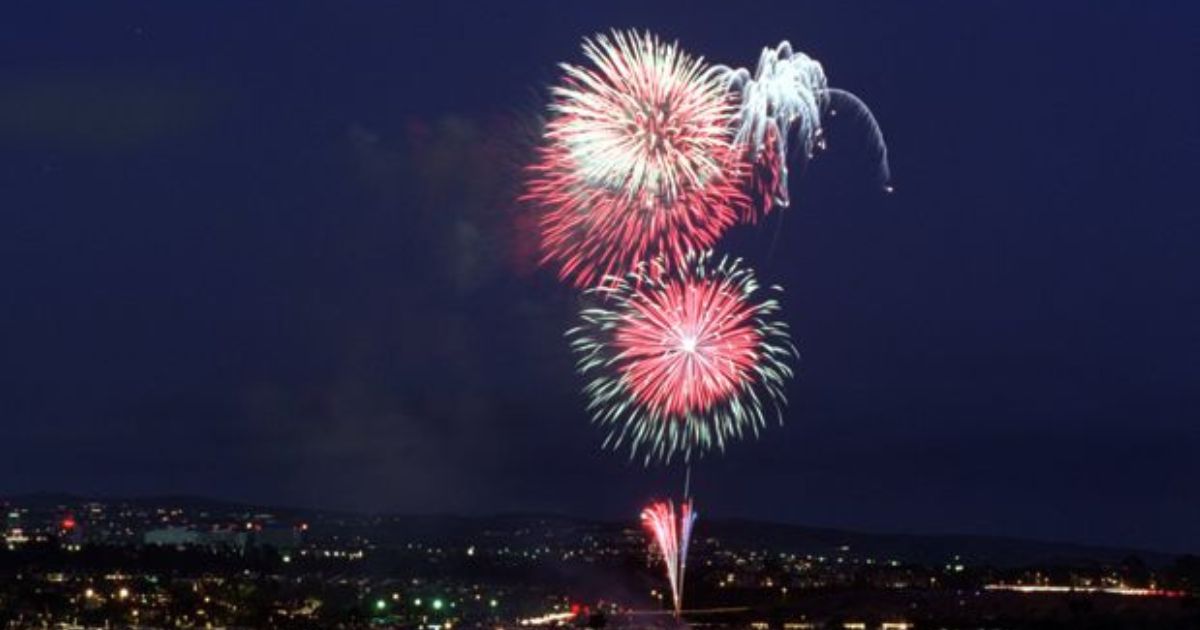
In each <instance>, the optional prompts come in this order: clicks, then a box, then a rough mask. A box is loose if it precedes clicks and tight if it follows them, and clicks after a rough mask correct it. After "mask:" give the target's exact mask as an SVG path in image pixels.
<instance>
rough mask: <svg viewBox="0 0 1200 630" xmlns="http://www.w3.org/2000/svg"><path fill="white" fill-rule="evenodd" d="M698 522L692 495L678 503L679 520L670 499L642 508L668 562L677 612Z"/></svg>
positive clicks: (646, 523)
mask: <svg viewBox="0 0 1200 630" xmlns="http://www.w3.org/2000/svg"><path fill="white" fill-rule="evenodd" d="M695 522H696V512H695V510H694V509H693V507H692V500H691V499H685V500H684V501H683V503H681V504H680V505H679V519H678V520H676V518H675V505H674V504H673V503H672V502H670V501H656V502H654V503H651V504H650V505H649V506H648V507H647V508H646V509H644V510H642V524H643V525H645V527H646V529H647V530H648V531H649V532H650V535H651V536H652V537H653V539H654V542H655V544H657V545H658V550H659V553H661V554H662V557H663V564H664V565H666V570H667V581H668V582H669V583H670V585H671V603H672V604H673V605H674V607H675V614H676V615H679V612H680V611H681V610H682V609H683V577H684V573H685V571H686V569H687V552H688V544H689V543H690V542H691V538H692V526H693V524H695Z"/></svg>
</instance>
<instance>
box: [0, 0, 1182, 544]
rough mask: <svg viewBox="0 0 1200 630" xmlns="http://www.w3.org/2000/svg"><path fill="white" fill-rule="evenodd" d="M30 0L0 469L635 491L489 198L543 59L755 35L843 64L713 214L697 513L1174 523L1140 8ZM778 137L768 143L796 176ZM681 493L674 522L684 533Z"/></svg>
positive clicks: (63, 479) (40, 479)
mask: <svg viewBox="0 0 1200 630" xmlns="http://www.w3.org/2000/svg"><path fill="white" fill-rule="evenodd" d="M681 6H682V5H670V4H661V5H654V6H642V5H641V4H637V3H624V4H623V3H615V4H612V5H611V6H605V7H598V6H570V7H568V6H557V5H552V4H550V3H544V4H542V3H528V4H524V3H522V4H519V5H512V6H510V5H505V6H493V7H473V6H471V5H469V4H462V3H437V5H436V6H434V5H417V6H407V5H406V6H403V7H402V6H399V5H395V6H393V5H388V4H384V3H365V2H364V3H349V4H346V5H345V6H343V7H340V8H339V9H338V10H334V9H333V8H331V7H316V6H300V5H296V6H287V7H283V6H273V7H268V6H237V5H231V6H226V7H220V8H213V7H204V8H200V7H186V6H166V5H163V6H144V5H139V4H135V3H129V4H118V5H112V6H109V7H105V8H100V7H72V8H66V7H64V6H55V5H37V6H34V5H29V6H22V7H20V8H14V9H12V10H11V11H10V13H11V16H10V18H11V19H8V20H5V24H3V25H0V34H3V37H2V38H0V41H3V42H5V43H4V44H3V49H2V50H3V54H2V55H0V57H2V58H3V59H4V61H3V62H0V77H3V79H4V86H5V87H4V89H3V90H0V186H2V187H3V188H4V190H5V191H6V195H5V199H6V201H5V203H4V204H3V206H4V210H3V212H0V279H2V280H3V282H4V284H5V286H6V287H7V289H6V291H5V292H4V294H3V295H2V296H0V346H2V347H4V348H5V351H4V352H3V353H2V356H0V404H2V408H0V413H2V414H3V419H2V420H0V427H2V428H3V431H4V438H3V446H2V447H0V496H8V495H15V494H24V493H29V492H41V491H49V492H67V493H73V494H81V495H99V496H130V495H143V496H154V495H198V496H212V497H217V498H221V499H230V500H237V501H244V502H247V503H252V504H283V505H296V506H301V507H313V508H335V509H336V508H341V509H353V510H355V511H365V512H409V513H438V512H443V513H463V514H477V515H478V514H491V513H499V512H537V511H546V512H555V513H564V514H570V515H576V516H581V517H587V518H603V519H609V520H617V519H622V518H625V519H628V520H629V521H630V522H631V523H634V522H636V516H637V514H638V512H639V511H640V510H641V508H642V506H643V505H644V504H645V503H646V502H647V501H648V500H649V499H651V498H660V497H668V496H673V495H675V494H677V493H678V491H679V488H680V487H681V485H682V483H683V480H682V473H681V472H680V470H678V469H664V468H662V467H653V466H652V467H649V468H644V467H643V465H642V464H641V462H640V461H633V462H630V461H628V460H627V456H626V455H625V454H624V453H615V454H614V453H612V452H601V451H600V450H599V445H600V443H601V441H602V440H603V432H602V431H601V430H599V429H598V428H597V427H595V426H592V425H591V424H590V423H589V419H588V415H587V413H586V412H585V411H584V409H583V405H584V400H583V397H582V396H581V394H580V389H581V387H582V385H583V380H582V379H581V378H580V377H578V376H576V375H575V374H574V372H573V369H572V365H573V357H572V356H571V353H570V350H569V348H568V346H567V342H566V340H564V339H563V338H562V333H563V331H565V330H566V329H567V328H568V327H569V326H571V325H573V322H574V321H575V317H576V307H577V306H578V298H577V296H576V294H575V293H573V292H572V291H571V290H569V289H568V288H565V287H562V286H560V285H559V284H558V283H556V282H555V279H554V273H553V271H552V270H547V269H543V268H539V267H538V265H537V264H536V261H535V260H534V256H533V254H532V252H531V248H532V245H531V242H530V239H531V236H530V232H529V227H530V226H529V225H527V223H525V222H523V221H525V219H523V218H522V215H521V213H520V211H519V208H518V206H517V204H515V202H514V200H515V199H516V196H517V193H518V188H519V184H520V182H519V176H520V169H521V166H522V164H524V163H526V162H527V161H528V159H529V157H530V155H531V154H532V151H533V145H534V139H533V138H534V136H535V135H536V134H535V133H533V132H534V131H535V130H536V128H537V126H538V124H539V119H540V117H541V116H542V115H543V111H544V107H545V104H546V100H547V93H546V91H547V86H549V85H550V84H552V83H553V82H554V81H555V80H557V78H558V77H559V72H560V71H559V70H558V68H557V67H556V65H555V64H556V63H558V62H560V61H567V60H573V59H576V58H577V57H578V54H579V53H578V50H579V41H580V39H581V38H582V37H585V36H590V35H593V34H595V33H597V32H601V31H605V30H607V29H609V28H610V27H621V28H645V29H651V30H653V31H655V32H657V33H659V34H660V35H661V36H663V37H665V38H667V39H668V40H671V41H674V40H678V41H680V42H681V44H683V45H685V46H686V48H687V49H688V50H690V51H693V52H695V53H696V54H698V55H704V56H705V57H706V58H708V59H716V60H730V61H736V62H737V63H740V64H743V65H751V64H752V63H753V62H754V60H755V59H756V58H757V52H758V50H759V49H760V48H761V47H762V46H763V45H774V44H775V43H776V42H778V41H781V40H784V39H787V40H790V41H792V42H793V43H794V44H796V45H797V46H798V47H799V48H802V49H804V50H807V51H811V52H813V53H814V54H815V55H816V56H817V57H818V58H820V59H821V60H822V62H823V63H824V64H825V65H826V69H827V70H828V72H829V73H830V75H831V76H832V77H835V78H836V79H837V83H838V84H839V85H845V86H848V87H852V88H853V89H854V90H855V91H856V92H857V93H859V94H860V95H862V96H863V97H864V98H865V99H867V100H868V101H869V102H870V103H871V106H872V109H873V110H874V112H875V114H876V115H877V117H878V118H879V120H880V123H881V125H882V126H883V127H884V129H885V132H886V133H887V137H888V141H889V145H890V149H891V155H892V171H893V182H894V185H895V192H894V193H893V194H891V195H883V194H880V193H879V192H878V190H877V189H876V187H875V186H873V183H874V179H873V177H874V172H873V163H872V156H871V155H870V151H869V150H868V149H869V147H866V146H864V145H866V144H867V143H866V142H865V141H864V140H863V139H862V136H861V134H860V133H859V131H860V130H859V129H858V128H856V126H855V124H854V121H852V120H834V121H833V122H831V123H830V125H829V129H828V149H827V150H826V151H825V152H824V153H823V154H822V155H821V156H820V157H819V159H817V160H815V161H813V162H811V163H810V164H809V165H808V166H807V167H806V168H805V169H799V168H796V169H795V170H796V172H794V173H793V175H792V178H793V181H792V183H791V197H792V207H790V208H787V209H785V210H783V211H782V212H777V213H774V214H772V215H770V216H768V217H765V218H764V219H763V220H762V222H761V223H760V224H759V225H758V226H757V228H756V229H755V230H748V229H735V230H734V231H732V232H731V233H730V234H729V238H728V245H729V249H730V250H731V251H732V252H733V253H735V254H738V255H741V256H744V257H745V258H747V259H748V260H750V261H751V262H752V263H753V264H754V266H755V269H756V271H757V274H758V276H759V277H760V278H761V279H762V280H763V281H764V283H766V284H774V283H779V284H782V285H784V286H785V287H786V291H785V292H784V293H783V295H782V296H781V301H782V303H783V306H784V317H785V319H786V320H787V323H788V324H789V327H790V331H791V335H792V338H793V340H794V342H795V344H796V346H797V349H798V350H799V354H800V357H801V359H800V361H799V362H798V364H797V368H798V372H797V376H796V378H795V379H794V380H793V381H792V382H790V383H789V384H788V385H787V397H788V400H789V406H788V407H787V409H786V411H785V412H784V419H785V423H784V424H783V425H782V426H774V425H773V424H772V425H771V426H768V427H767V428H766V430H765V431H764V432H763V433H762V435H761V437H760V438H758V439H757V440H748V441H746V442H743V443H738V444H732V445H731V446H730V447H729V448H728V449H727V451H726V452H725V453H724V454H722V455H721V456H718V457H705V458H703V459H702V460H700V461H699V462H698V464H697V465H696V466H695V467H694V470H693V476H692V487H693V489H694V490H695V491H696V492H698V493H702V494H700V496H701V497H702V502H701V506H702V508H701V509H702V510H704V514H705V517H704V518H705V519H708V518H710V517H711V518H714V519H718V520H720V519H732V518H750V519H755V520H767V521H780V522H789V523H798V524H803V525H812V526H828V527H836V528H844V529H852V530H863V531H873V532H888V533H892V532H894V533H914V534H915V533H926V534H951V533H953V534H978V535H999V536H1010V537H1016V538H1027V539H1038V540H1056V541H1069V542H1077V543H1084V544H1097V545H1105V546H1115V547H1135V548H1147V549H1153V550H1161V551H1166V552H1175V553H1185V552H1190V553H1195V552H1197V551H1200V540H1198V539H1197V537H1196V532H1197V531H1200V494H1198V492H1200V491H1198V490H1197V489H1196V484H1195V483H1194V482H1195V480H1196V479H1197V478H1200V460H1198V459H1197V458H1195V457H1194V454H1195V453H1196V452H1197V451H1198V449H1200V427H1198V426H1197V424H1196V421H1195V416H1196V410H1197V408H1200V399H1198V398H1197V388H1196V383H1197V377H1200V372H1198V369H1200V366H1198V364H1197V362H1196V357H1197V356H1200V332H1198V330H1197V325H1196V322H1197V321H1200V286H1198V285H1197V283H1196V281H1195V279H1194V275H1195V270H1196V269H1200V253H1198V252H1200V250H1197V248H1196V247H1195V246H1194V243H1195V242H1196V240H1197V237H1200V222H1197V220H1196V219H1195V217H1194V216H1192V215H1193V213H1194V208H1195V207H1197V204H1196V193H1195V187H1194V186H1193V185H1192V182H1191V181H1190V179H1189V178H1190V170H1191V167H1192V166H1193V165H1194V164H1195V157H1196V154H1195V148H1196V147H1195V144H1196V143H1195V138H1196V137H1198V135H1200V131H1198V129H1197V124H1198V123H1197V120H1196V118H1195V116H1194V115H1193V112H1192V111H1191V110H1192V109H1194V108H1193V107H1192V106H1191V103H1193V102H1194V101H1195V100H1196V99H1195V97H1196V91H1197V86H1196V84H1195V81H1194V79H1193V77H1194V76H1195V62H1194V59H1193V57H1194V55H1192V54H1191V53H1192V48H1191V46H1190V42H1189V40H1188V37H1187V36H1188V33H1187V28H1186V25H1187V24H1189V23H1194V19H1195V18H1196V17H1197V16H1196V10H1195V9H1193V8H1191V7H1185V6H1182V5H1172V4H1170V3H1151V4H1149V5H1146V6H1135V5H1134V4H1132V3H1130V4H1107V5H1104V6H1101V5H1095V4H1092V3H1084V2H1070V3H1065V4H1060V5H1056V6H1052V7H1044V6H1041V5H1035V4H1032V3H1017V4H1008V3H978V4H971V5H961V6H955V5H945V4H943V3H917V4H913V5H909V6H894V5H890V4H883V3H876V4H872V3H861V4H854V5H845V6H838V7H816V6H805V5H795V4H781V5H778V6H776V7H774V8H773V9H771V10H761V11H750V12H748V11H745V10H744V9H741V8H734V7H722V6H719V5H714V6H700V5H696V6H692V5H687V7H688V8H687V9H686V10H682V9H681ZM801 170H803V172H800V171H801ZM703 528H704V521H703V520H702V521H700V522H699V524H698V525H697V532H698V535H699V536H702V535H703Z"/></svg>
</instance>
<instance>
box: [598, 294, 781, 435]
mask: <svg viewBox="0 0 1200 630" xmlns="http://www.w3.org/2000/svg"><path fill="white" fill-rule="evenodd" d="M642 295H644V299H641V300H636V301H633V302H632V303H631V304H630V308H631V311H632V313H631V316H630V317H626V318H624V319H623V320H622V321H621V323H620V324H619V325H618V327H617V330H616V333H615V335H614V341H615V345H616V347H617V349H618V352H619V353H620V356H621V358H622V359H623V365H622V369H623V370H624V373H625V376H626V378H627V382H628V383H629V387H630V390H631V393H632V394H633V396H634V398H636V399H637V400H638V401H639V402H641V403H642V404H644V405H647V406H649V407H652V408H655V409H660V410H662V412H663V413H665V414H667V415H676V416H678V415H684V414H687V413H689V412H692V413H694V412H699V411H701V410H703V409H707V408H709V407H710V406H712V405H713V404H715V403H717V402H721V401H724V400H725V399H727V398H729V397H730V396H732V395H734V394H735V393H736V392H737V390H738V388H739V387H740V386H741V385H742V384H743V383H745V382H746V381H748V380H749V378H750V373H751V371H752V370H753V369H754V366H755V363H756V361H757V360H758V354H759V344H760V343H761V341H762V333H761V332H759V330H758V328H757V326H756V322H755V321H754V316H755V314H756V313H757V309H756V306H757V305H755V304H752V303H749V302H748V301H747V300H746V298H745V296H744V295H743V294H742V293H741V291H739V290H738V288H737V287H736V286H734V284H733V283H731V282H729V281H728V280H699V281H695V282H686V283H672V284H668V285H666V286H664V287H663V288H662V290H660V291H656V292H653V293H646V294H642Z"/></svg>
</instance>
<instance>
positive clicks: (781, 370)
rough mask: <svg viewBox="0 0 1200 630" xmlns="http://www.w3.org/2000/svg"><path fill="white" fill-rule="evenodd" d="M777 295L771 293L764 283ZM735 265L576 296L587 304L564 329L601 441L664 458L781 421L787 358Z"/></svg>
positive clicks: (720, 445)
mask: <svg viewBox="0 0 1200 630" xmlns="http://www.w3.org/2000/svg"><path fill="white" fill-rule="evenodd" d="M771 289H773V290H774V291H779V290H780V289H779V288H778V287H772V288H771ZM759 292H760V287H759V285H758V282H757V280H756V279H755V277H754V273H753V272H752V271H751V270H750V269H748V268H746V267H744V266H742V264H741V261H740V260H731V259H729V258H721V259H720V260H717V261H714V259H713V256H712V254H711V253H705V254H700V255H695V256H689V257H687V258H686V259H685V261H684V264H682V265H681V266H680V267H679V268H678V269H677V270H675V271H674V272H673V273H668V272H666V271H664V270H663V269H662V268H661V267H654V266H646V265H642V266H640V267H639V268H638V269H637V270H636V271H635V272H634V273H631V274H629V275H628V276H626V277H625V278H610V279H609V281H607V282H606V283H604V284H602V285H601V286H599V287H596V288H593V289H591V290H589V291H587V292H586V293H585V296H591V297H593V298H595V301H596V302H597V304H596V305H595V306H591V307H588V308H584V309H583V311H582V312H581V313H580V319H581V324H580V325H579V326H577V327H575V328H572V329H571V330H569V331H567V336H568V337H570V338H571V346H572V349H573V350H574V351H575V353H576V358H577V362H576V365H577V368H578V370H579V372H580V373H581V374H583V375H585V376H590V377H592V378H591V381H589V382H588V384H587V385H586V386H585V387H584V393H585V394H586V395H587V396H588V397H589V403H588V410H589V412H590V413H591V415H592V419H593V420H594V421H595V422H596V423H598V424H600V425H602V426H606V427H607V428H608V429H609V434H608V437H607V438H606V439H605V445H606V446H611V447H613V448H619V447H620V446H621V445H622V444H623V443H626V442H628V444H629V448H630V454H631V456H634V457H636V456H637V455H639V454H641V455H643V456H644V458H645V461H646V463H647V464H649V463H650V461H652V460H653V459H656V458H657V459H659V460H661V461H664V462H670V460H671V459H672V457H674V456H675V455H677V454H678V455H681V456H682V457H683V459H684V460H685V461H690V459H691V457H692V455H693V454H694V453H695V454H702V453H703V452H705V451H707V450H710V449H714V448H715V449H722V450H723V449H724V447H725V444H726V443H727V442H728V441H730V440H732V439H735V438H741V437H743V436H744V435H745V434H746V433H747V432H750V433H753V434H755V435H757V434H758V430H759V429H760V428H761V427H762V426H764V425H765V424H766V415H767V413H766V411H765V410H764V406H769V407H771V408H773V409H774V410H775V413H776V415H779V410H780V405H782V404H783V403H784V402H786V400H785V396H784V393H783V385H784V381H785V380H786V379H787V378H790V377H791V376H792V370H791V368H790V367H789V365H788V360H789V359H790V358H792V357H794V355H795V349H794V348H793V346H792V344H791V341H790V339H789V336H788V333H787V324H785V323H783V322H781V321H778V320H777V314H778V312H779V308H780V307H779V303H778V302H777V301H776V300H774V299H770V298H767V299H760V298H759Z"/></svg>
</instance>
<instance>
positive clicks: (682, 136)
mask: <svg viewBox="0 0 1200 630" xmlns="http://www.w3.org/2000/svg"><path fill="white" fill-rule="evenodd" d="M583 50H584V54H585V55H586V56H587V58H588V60H589V61H590V64H589V65H587V66H575V65H570V64H562V69H563V71H564V72H565V76H564V78H563V82H562V84H561V85H559V86H557V87H555V88H554V89H553V95H554V102H553V103H552V104H551V107H550V111H551V119H550V121H549V122H548V124H547V131H546V136H545V140H546V143H545V145H544V146H543V147H542V149H541V150H540V154H539V159H538V160H537V162H536V163H535V164H534V165H532V166H531V167H530V168H529V175H530V177H529V181H528V182H527V185H526V192H525V195H524V199H525V200H526V201H528V202H532V203H533V204H534V205H535V206H537V207H538V208H539V210H540V212H541V215H540V223H541V237H542V243H541V249H542V262H543V263H552V264H554V265H555V266H557V267H558V275H559V277H560V278H563V279H565V280H568V281H570V282H571V283H573V284H575V285H576V286H580V287H583V286H591V285H593V284H595V283H596V282H597V281H599V280H601V279H602V278H604V276H606V275H616V276H620V275H624V274H626V273H628V272H629V271H631V270H632V269H633V268H634V267H635V266H636V265H637V263H639V262H644V261H647V260H650V259H652V258H654V257H656V256H662V257H663V259H664V260H665V261H666V262H667V264H674V263H676V262H678V261H679V260H680V259H681V258H682V257H683V256H684V255H685V254H686V253H688V252H691V251H699V250H704V249H708V248H710V247H711V246H712V245H713V244H715V242H716V241H717V239H718V238H720V236H721V235H722V234H723V233H724V232H725V230H726V229H727V228H728V227H730V226H731V225H733V224H734V223H736V222H738V221H739V220H743V219H746V218H748V217H749V212H750V203H749V198H748V197H747V195H746V194H745V192H744V190H743V189H744V179H745V176H746V174H747V172H748V170H747V169H748V167H747V164H746V162H745V160H746V152H745V151H742V150H739V149H736V148H735V147H734V146H733V144H732V140H733V128H732V120H733V118H732V117H733V114H734V106H733V103H732V99H731V96H730V95H729V93H728V92H727V90H726V89H725V86H724V84H723V82H722V80H721V78H720V77H719V76H717V75H715V74H713V73H711V72H710V71H709V68H708V66H707V65H706V64H705V63H704V62H703V60H702V59H694V58H692V57H690V56H688V55H687V54H685V53H683V52H682V51H680V50H679V48H678V47H677V46H676V45H675V44H668V43H664V42H662V41H660V40H659V39H658V38H657V37H654V36H653V35H650V34H649V33H646V34H644V35H642V34H639V33H637V32H620V31H614V32H613V33H612V36H611V37H609V36H605V35H598V36H596V37H595V38H594V39H590V40H584V44H583Z"/></svg>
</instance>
